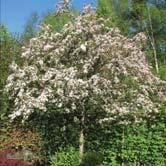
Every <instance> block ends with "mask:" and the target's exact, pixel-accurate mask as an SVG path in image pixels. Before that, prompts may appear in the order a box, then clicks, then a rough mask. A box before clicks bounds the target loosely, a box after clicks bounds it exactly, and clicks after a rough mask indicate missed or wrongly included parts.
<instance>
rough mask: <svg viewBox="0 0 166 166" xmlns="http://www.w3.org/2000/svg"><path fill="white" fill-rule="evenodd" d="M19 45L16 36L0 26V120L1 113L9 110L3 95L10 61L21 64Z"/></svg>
mask: <svg viewBox="0 0 166 166" xmlns="http://www.w3.org/2000/svg"><path fill="white" fill-rule="evenodd" d="M20 52H21V44H20V42H19V38H18V37H17V36H13V35H12V34H10V33H9V32H8V29H7V28H6V26H5V25H3V24H0V115H1V117H0V119H1V120H2V116H3V115H2V113H4V110H7V109H8V108H9V105H8V101H7V100H8V97H7V95H4V94H3V89H4V86H5V83H6V79H7V77H8V74H9V65H10V64H11V63H12V61H16V62H17V63H18V64H20V63H21V58H20Z"/></svg>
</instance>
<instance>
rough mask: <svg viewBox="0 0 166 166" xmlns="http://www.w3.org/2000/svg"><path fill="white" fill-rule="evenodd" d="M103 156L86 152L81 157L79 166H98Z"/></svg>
mask: <svg viewBox="0 0 166 166" xmlns="http://www.w3.org/2000/svg"><path fill="white" fill-rule="evenodd" d="M102 161H103V156H102V155H101V154H100V153H96V152H88V153H87V154H85V156H84V157H83V160H82V163H81V166H99V165H101V164H102Z"/></svg>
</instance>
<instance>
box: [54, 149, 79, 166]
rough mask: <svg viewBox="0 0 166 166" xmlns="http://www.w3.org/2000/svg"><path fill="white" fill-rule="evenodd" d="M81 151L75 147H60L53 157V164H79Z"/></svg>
mask: <svg viewBox="0 0 166 166" xmlns="http://www.w3.org/2000/svg"><path fill="white" fill-rule="evenodd" d="M78 165H79V152H78V151H77V150H76V149H75V148H73V147H68V148H66V149H60V150H59V151H58V152H56V153H55V155H54V156H52V157H51V166H78Z"/></svg>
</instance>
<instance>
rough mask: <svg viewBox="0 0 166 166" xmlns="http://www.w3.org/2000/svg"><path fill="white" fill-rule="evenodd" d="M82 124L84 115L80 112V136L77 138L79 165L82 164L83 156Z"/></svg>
mask: <svg viewBox="0 0 166 166" xmlns="http://www.w3.org/2000/svg"><path fill="white" fill-rule="evenodd" d="M84 123H85V115H84V110H82V112H81V119H80V136H79V155H80V160H79V163H81V162H82V158H83V154H84V139H85V138H84Z"/></svg>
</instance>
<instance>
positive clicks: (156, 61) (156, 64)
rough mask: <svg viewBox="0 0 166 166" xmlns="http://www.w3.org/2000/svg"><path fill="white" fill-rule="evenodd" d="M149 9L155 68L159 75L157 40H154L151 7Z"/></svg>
mask: <svg viewBox="0 0 166 166" xmlns="http://www.w3.org/2000/svg"><path fill="white" fill-rule="evenodd" d="M147 9H148V17H149V25H150V30H151V39H150V42H151V46H152V49H153V54H154V62H155V68H156V72H157V74H158V73H159V65H158V60H157V51H156V47H155V40H154V35H153V27H152V19H151V14H150V11H149V7H147Z"/></svg>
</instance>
